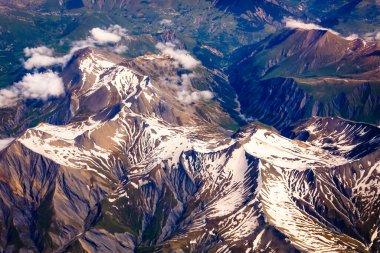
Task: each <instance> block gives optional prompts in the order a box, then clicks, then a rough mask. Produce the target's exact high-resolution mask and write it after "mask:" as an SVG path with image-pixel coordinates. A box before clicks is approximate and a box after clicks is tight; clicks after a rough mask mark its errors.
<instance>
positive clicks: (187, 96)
mask: <svg viewBox="0 0 380 253" xmlns="http://www.w3.org/2000/svg"><path fill="white" fill-rule="evenodd" d="M177 95H178V100H179V101H181V102H182V103H184V104H192V103H196V102H198V101H200V100H203V101H210V100H211V99H212V98H213V97H214V94H213V93H212V92H211V91H208V90H204V91H190V90H181V91H179V92H178V93H177Z"/></svg>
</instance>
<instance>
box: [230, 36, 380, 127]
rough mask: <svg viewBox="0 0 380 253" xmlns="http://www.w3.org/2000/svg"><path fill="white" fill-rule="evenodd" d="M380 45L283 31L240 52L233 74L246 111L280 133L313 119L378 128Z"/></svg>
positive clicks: (235, 85) (242, 105)
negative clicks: (326, 118)
mask: <svg viewBox="0 0 380 253" xmlns="http://www.w3.org/2000/svg"><path fill="white" fill-rule="evenodd" d="M379 47H380V44H379V42H376V41H375V42H370V41H365V40H363V39H354V40H351V39H347V38H343V37H342V36H341V35H339V34H336V33H335V32H333V31H328V30H313V29H310V30H304V29H291V30H284V31H283V32H281V33H279V34H275V35H272V36H270V37H268V38H267V39H266V40H264V41H262V42H260V43H257V44H255V45H252V46H248V47H244V48H242V49H239V50H238V51H237V52H236V54H235V61H236V63H235V64H234V65H233V66H232V67H231V69H230V73H231V74H230V81H231V84H232V85H233V86H234V87H235V88H236V90H237V93H238V95H239V99H240V102H241V107H242V111H243V112H244V113H245V114H246V115H247V116H251V117H253V118H257V119H258V120H260V121H263V122H265V123H267V124H271V125H273V126H275V127H277V128H284V127H287V126H289V125H291V124H293V123H295V122H297V121H298V120H300V119H302V118H307V117H310V116H342V117H344V118H348V119H353V120H356V121H364V122H369V123H375V124H377V123H378V122H379V120H380V115H379V113H378V110H377V108H379V103H380V93H379V81H378V80H379V79H378V76H379V68H378V66H379V64H380V57H379V55H378V51H379Z"/></svg>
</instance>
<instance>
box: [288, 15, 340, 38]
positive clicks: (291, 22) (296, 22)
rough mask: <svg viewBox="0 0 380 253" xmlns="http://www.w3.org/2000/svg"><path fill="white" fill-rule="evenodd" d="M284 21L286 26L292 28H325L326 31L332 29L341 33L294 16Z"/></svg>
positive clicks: (334, 32) (332, 31)
mask: <svg viewBox="0 0 380 253" xmlns="http://www.w3.org/2000/svg"><path fill="white" fill-rule="evenodd" d="M283 23H285V27H287V28H291V29H303V30H325V31H330V32H331V33H333V34H336V35H338V34H339V33H338V32H336V31H334V30H332V29H329V28H325V27H322V26H320V25H317V24H313V23H305V22H303V21H302V20H300V19H293V18H284V19H283Z"/></svg>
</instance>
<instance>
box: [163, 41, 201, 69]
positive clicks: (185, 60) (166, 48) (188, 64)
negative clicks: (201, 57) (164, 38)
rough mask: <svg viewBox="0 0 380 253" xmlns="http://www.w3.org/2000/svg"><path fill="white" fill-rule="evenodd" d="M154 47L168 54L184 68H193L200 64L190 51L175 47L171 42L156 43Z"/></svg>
mask: <svg viewBox="0 0 380 253" xmlns="http://www.w3.org/2000/svg"><path fill="white" fill-rule="evenodd" d="M156 48H157V49H159V50H160V51H161V52H162V53H163V54H165V55H168V56H170V57H171V58H173V59H174V60H176V61H177V62H178V63H179V64H180V65H181V66H182V67H183V68H185V69H194V68H195V67H197V66H198V65H199V64H200V61H198V60H196V59H195V58H194V57H193V56H191V55H190V53H189V52H188V51H186V50H183V49H177V48H175V45H173V44H172V43H161V42H160V43H158V44H157V45H156Z"/></svg>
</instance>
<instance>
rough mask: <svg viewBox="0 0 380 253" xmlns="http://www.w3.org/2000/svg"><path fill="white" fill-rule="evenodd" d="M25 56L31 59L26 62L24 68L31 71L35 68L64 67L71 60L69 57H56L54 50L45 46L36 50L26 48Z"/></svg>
mask: <svg viewBox="0 0 380 253" xmlns="http://www.w3.org/2000/svg"><path fill="white" fill-rule="evenodd" d="M24 54H25V56H26V57H29V59H27V60H26V61H25V62H24V68H25V69H28V70H31V69H34V68H47V67H51V66H55V65H63V64H65V63H66V62H67V61H68V60H69V59H68V58H69V57H68V56H63V57H55V56H54V50H53V49H50V48H48V47H45V46H40V47H35V48H29V47H27V48H25V49H24Z"/></svg>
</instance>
